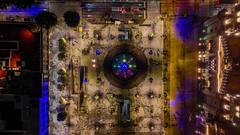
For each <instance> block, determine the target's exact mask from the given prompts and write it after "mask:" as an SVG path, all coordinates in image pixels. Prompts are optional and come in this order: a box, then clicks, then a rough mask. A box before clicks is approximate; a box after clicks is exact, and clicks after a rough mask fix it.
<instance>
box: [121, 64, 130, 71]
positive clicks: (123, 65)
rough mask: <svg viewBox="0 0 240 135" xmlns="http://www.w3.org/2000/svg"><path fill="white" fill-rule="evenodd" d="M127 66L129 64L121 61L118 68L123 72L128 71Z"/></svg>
mask: <svg viewBox="0 0 240 135" xmlns="http://www.w3.org/2000/svg"><path fill="white" fill-rule="evenodd" d="M128 67H129V65H128V64H127V63H121V64H120V70H121V71H123V72H126V71H128Z"/></svg>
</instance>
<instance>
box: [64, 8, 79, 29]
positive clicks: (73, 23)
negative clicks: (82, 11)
mask: <svg viewBox="0 0 240 135" xmlns="http://www.w3.org/2000/svg"><path fill="white" fill-rule="evenodd" d="M63 17H64V20H65V22H66V24H67V25H68V26H70V27H77V26H78V24H79V22H80V16H79V14H78V12H75V11H67V12H65V13H64V16H63Z"/></svg>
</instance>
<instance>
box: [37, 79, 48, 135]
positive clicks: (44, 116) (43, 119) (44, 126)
mask: <svg viewBox="0 0 240 135" xmlns="http://www.w3.org/2000/svg"><path fill="white" fill-rule="evenodd" d="M48 95H49V92H48V80H47V79H44V80H43V86H42V98H41V99H40V108H39V111H40V130H39V131H40V133H39V135H48V124H49V116H48V111H49V100H48Z"/></svg>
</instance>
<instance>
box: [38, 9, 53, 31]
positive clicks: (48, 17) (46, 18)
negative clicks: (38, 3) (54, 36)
mask: <svg viewBox="0 0 240 135" xmlns="http://www.w3.org/2000/svg"><path fill="white" fill-rule="evenodd" d="M35 20H36V22H37V23H38V24H39V25H41V26H43V27H45V28H47V29H49V28H50V27H52V26H55V25H56V24H57V16H56V15H55V14H54V13H51V12H48V11H43V12H41V13H39V14H38V15H37V16H36V18H35Z"/></svg>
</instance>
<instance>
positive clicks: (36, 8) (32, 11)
mask: <svg viewBox="0 0 240 135" xmlns="http://www.w3.org/2000/svg"><path fill="white" fill-rule="evenodd" d="M47 7H48V6H47V4H46V3H44V2H41V4H39V5H33V6H32V7H31V8H26V9H20V8H17V7H8V8H7V9H0V12H1V13H4V14H6V15H15V14H19V13H24V15H27V16H35V15H37V14H38V13H40V12H42V11H45V10H47Z"/></svg>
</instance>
